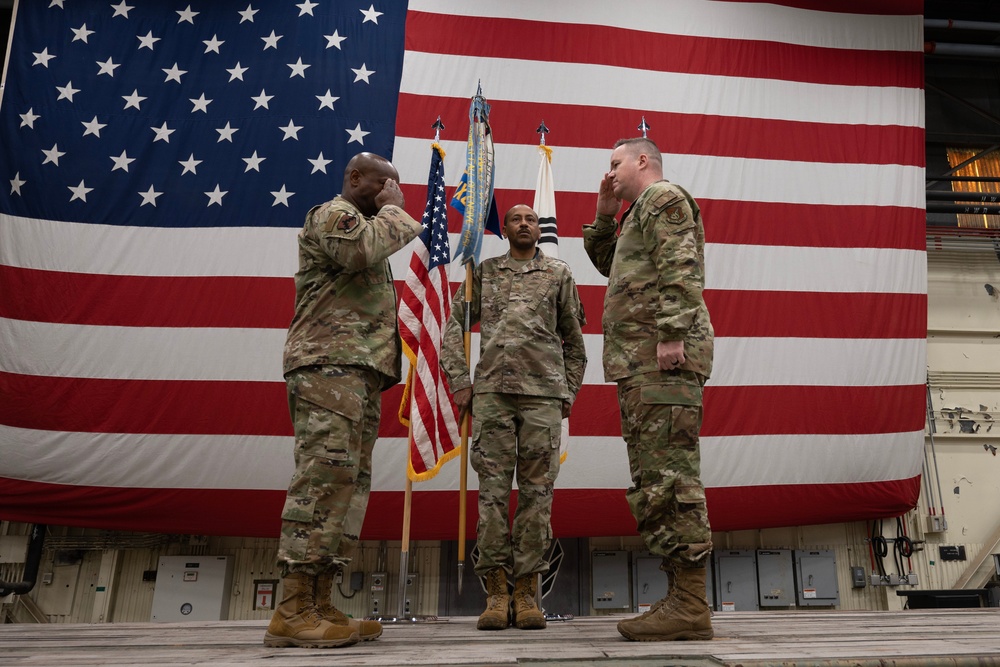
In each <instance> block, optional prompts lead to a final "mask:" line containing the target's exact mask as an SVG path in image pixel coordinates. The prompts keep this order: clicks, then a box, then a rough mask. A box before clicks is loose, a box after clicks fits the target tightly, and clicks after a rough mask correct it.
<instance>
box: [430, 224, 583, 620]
mask: <svg viewBox="0 0 1000 667" xmlns="http://www.w3.org/2000/svg"><path fill="white" fill-rule="evenodd" d="M504 235H505V236H506V237H507V240H508V242H509V244H510V251H509V252H508V253H507V254H505V255H504V256H503V257H494V258H491V259H487V260H486V261H484V262H482V263H481V264H480V265H479V266H477V267H476V269H475V271H474V273H473V277H472V287H473V296H472V303H471V313H470V315H471V322H472V323H473V324H474V323H476V322H479V323H480V332H481V339H480V358H479V363H478V365H477V366H476V380H475V385H473V384H472V382H471V381H470V379H469V367H468V364H467V363H466V361H465V354H464V346H463V340H462V337H463V321H464V313H465V303H464V300H465V290H464V289H460V290H459V291H458V293H456V294H455V301H454V303H453V305H452V311H451V313H452V314H451V319H450V320H449V321H448V325H447V327H446V330H445V336H444V343H443V345H442V348H443V349H442V353H441V367H442V369H443V370H444V372H445V374H446V375H447V377H448V384H449V386H450V388H451V390H452V392H453V393H454V395H455V403H456V404H457V405H458V406H459V407H460V408H461V409H462V410H463V412H464V411H465V410H467V409H468V408H469V406H470V403H472V407H473V414H474V415H475V416H474V419H473V427H472V450H471V455H470V458H471V462H472V468H473V469H474V470H475V471H476V473H478V475H479V524H478V530H477V532H478V546H479V553H480V557H479V561H478V563H477V564H476V574H478V575H479V576H485V577H486V588H487V594H488V596H489V600H488V602H487V609H486V611H485V612H483V615H482V616H480V618H479V623H478V626H477V627H479V629H480V630H502V629H503V628H506V627H507V626H508V624H509V619H508V607H509V605H510V597H509V596H508V589H507V573H508V572H510V573H512V574H513V575H514V579H515V585H514V601H513V604H514V623H515V625H517V627H519V628H522V629H528V628H544V627H545V616H544V615H543V614H542V613H541V611H540V610H539V609H538V607H537V605H536V604H535V601H534V598H535V591H536V586H537V575H538V574H539V573H542V572H546V571H547V570H548V567H549V565H548V563H547V562H546V561H545V559H544V555H545V552H546V550H547V549H548V547H549V544H550V542H551V540H552V528H551V517H552V493H553V484H554V483H555V480H556V476H557V475H558V474H559V444H560V441H561V432H562V428H561V424H562V419H563V418H565V417H569V414H570V409H571V407H572V405H573V401H574V400H575V398H576V393H577V391H579V389H580V385H581V383H582V382H583V371H584V368H585V367H586V364H587V356H586V351H585V350H584V346H583V333H582V332H581V325H582V324H584V323H585V321H584V316H583V309H582V306H581V305H580V296H579V294H578V292H577V289H576V283H574V282H573V276H572V274H571V273H570V270H569V266H568V265H567V264H566V263H565V262H563V261H561V260H558V259H555V258H552V257H547V256H546V255H545V254H544V253H543V252H542V251H541V250H539V249H538V248H537V247H536V244H537V243H538V238H539V236H540V235H541V232H540V231H539V227H538V216H537V215H536V214H535V212H534V211H533V210H532V209H531V208H530V207H529V206H525V205H523V204H522V205H518V206H515V207H513V208H512V209H510V210H509V211H508V212H507V215H506V216H505V217H504ZM473 387H474V389H475V397H474V398H473ZM515 471H516V475H517V487H518V500H517V510H516V512H515V514H514V526H513V530H512V531H508V517H509V514H508V506H509V502H510V493H511V488H512V484H513V480H514V476H515Z"/></svg>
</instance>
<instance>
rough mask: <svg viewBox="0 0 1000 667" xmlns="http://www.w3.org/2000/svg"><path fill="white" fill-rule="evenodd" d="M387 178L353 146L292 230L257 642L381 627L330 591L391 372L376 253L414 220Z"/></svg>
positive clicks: (354, 636) (309, 640) (393, 346)
mask: <svg viewBox="0 0 1000 667" xmlns="http://www.w3.org/2000/svg"><path fill="white" fill-rule="evenodd" d="M398 180H399V174H398V173H397V172H396V169H395V167H393V166H392V164H391V163H390V162H389V161H388V160H386V159H385V158H383V157H380V156H378V155H374V154H371V153H360V154H358V155H356V156H354V157H353V158H352V159H351V160H350V162H348V164H347V168H346V169H345V171H344V184H343V190H342V193H341V194H340V195H339V196H337V197H336V198H334V199H333V200H332V201H329V202H326V203H325V204H321V205H319V206H315V207H313V208H312V210H310V211H309V213H308V214H307V215H306V220H305V224H304V226H303V227H302V231H301V232H300V233H299V238H298V244H299V270H298V272H297V273H296V274H295V315H294V317H293V318H292V323H291V325H290V326H289V330H288V338H287V340H286V342H285V352H284V373H285V382H286V385H287V388H288V406H289V410H290V412H291V417H292V423H293V426H294V431H295V474H294V475H293V476H292V480H291V482H290V484H289V487H288V494H287V496H286V499H285V505H284V509H283V510H282V513H281V538H280V541H279V545H278V558H277V563H278V567H280V568H281V571H282V577H283V581H282V583H283V586H284V593H283V597H282V599H281V603H280V604H279V605H278V607H277V609H276V611H275V613H274V617H273V618H272V620H271V624H270V626H269V627H268V630H267V634H266V635H265V638H264V643H265V644H266V645H268V646H306V647H329V646H344V645H349V644H352V643H355V642H357V641H358V640H359V639H365V640H367V639H375V638H376V637H378V636H379V635H380V634H381V633H382V626H381V625H380V624H379V623H377V622H375V621H355V620H353V619H348V618H347V617H346V616H345V615H344V614H343V613H342V612H340V611H338V610H337V609H336V608H335V607H334V606H333V604H332V602H331V600H330V597H331V593H332V591H331V589H332V584H333V578H334V575H335V573H336V571H337V570H338V569H339V568H341V567H343V566H344V565H346V564H347V563H349V562H350V560H351V554H352V552H353V551H354V548H355V546H356V545H357V542H358V536H359V535H360V533H361V525H362V523H363V522H364V516H365V509H366V507H367V505H368V496H369V492H370V491H371V468H372V448H373V447H374V445H375V439H376V436H377V435H378V423H379V416H380V401H381V393H382V391H383V390H384V389H386V388H388V387H390V386H392V385H394V384H396V383H397V382H399V379H400V376H401V359H400V339H399V332H398V330H397V324H396V291H395V288H394V286H393V282H392V270H391V268H390V266H389V260H388V258H389V256H390V255H392V254H393V253H394V252H396V251H397V250H399V249H401V248H402V247H403V246H405V245H406V244H407V243H409V242H410V241H411V240H412V239H414V238H415V237H416V236H417V235H418V234H420V232H421V231H422V229H423V228H422V226H421V225H420V223H419V222H417V221H416V220H414V219H413V218H411V217H410V216H409V215H407V214H406V212H405V211H404V210H403V208H402V206H403V194H402V192H401V191H400V189H399V185H398Z"/></svg>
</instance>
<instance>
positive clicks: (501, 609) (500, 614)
mask: <svg viewBox="0 0 1000 667" xmlns="http://www.w3.org/2000/svg"><path fill="white" fill-rule="evenodd" d="M508 625H510V595H509V594H508V593H507V573H506V572H504V571H503V568H502V567H495V568H493V569H492V570H490V571H489V572H487V573H486V611H484V612H483V613H482V614H480V615H479V622H478V623H476V629H477V630H504V629H506V628H507V626H508Z"/></svg>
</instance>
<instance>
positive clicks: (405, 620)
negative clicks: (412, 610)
mask: <svg viewBox="0 0 1000 667" xmlns="http://www.w3.org/2000/svg"><path fill="white" fill-rule="evenodd" d="M374 620H376V621H378V622H379V623H381V624H382V625H409V624H413V623H438V622H440V621H441V619H440V618H438V617H437V616H432V615H426V616H379V617H377V618H375V619H374Z"/></svg>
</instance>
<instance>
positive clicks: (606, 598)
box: [591, 551, 632, 609]
mask: <svg viewBox="0 0 1000 667" xmlns="http://www.w3.org/2000/svg"><path fill="white" fill-rule="evenodd" d="M591 579H592V580H591V591H593V600H592V602H591V604H593V606H594V609H631V608H632V601H631V599H630V598H631V596H630V595H629V587H628V552H627V551H595V552H593V553H592V554H591Z"/></svg>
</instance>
